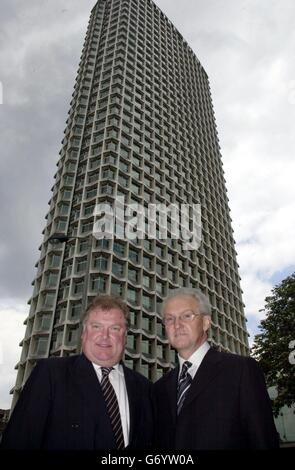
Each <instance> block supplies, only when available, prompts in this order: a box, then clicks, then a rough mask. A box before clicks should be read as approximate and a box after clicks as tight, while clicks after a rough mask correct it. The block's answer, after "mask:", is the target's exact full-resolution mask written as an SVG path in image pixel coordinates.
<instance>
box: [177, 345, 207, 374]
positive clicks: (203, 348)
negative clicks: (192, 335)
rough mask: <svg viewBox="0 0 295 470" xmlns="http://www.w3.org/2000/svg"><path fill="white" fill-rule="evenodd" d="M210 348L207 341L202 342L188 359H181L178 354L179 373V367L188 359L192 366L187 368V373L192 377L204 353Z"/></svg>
mask: <svg viewBox="0 0 295 470" xmlns="http://www.w3.org/2000/svg"><path fill="white" fill-rule="evenodd" d="M209 349H210V345H209V343H208V342H207V341H205V343H203V344H202V346H200V347H199V348H198V349H197V350H196V351H195V352H194V353H193V354H192V355H191V356H190V357H189V358H188V359H183V358H182V357H181V356H179V354H178V359H179V375H180V373H181V369H182V366H183V363H184V362H185V361H189V362H191V363H192V366H191V367H190V368H189V369H188V373H189V374H190V375H191V377H192V379H193V378H194V376H195V375H196V373H197V370H198V368H199V367H200V365H201V362H202V360H203V359H204V357H205V355H206V354H207V352H208V351H209Z"/></svg>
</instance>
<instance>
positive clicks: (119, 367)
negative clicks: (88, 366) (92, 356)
mask: <svg viewBox="0 0 295 470" xmlns="http://www.w3.org/2000/svg"><path fill="white" fill-rule="evenodd" d="M92 365H93V367H94V369H95V370H96V372H97V373H98V374H99V376H101V368H102V367H104V366H100V365H98V364H95V363H94V362H92ZM112 367H113V369H114V370H112V371H111V372H110V374H112V373H115V374H119V375H123V376H124V371H123V366H122V364H120V363H118V364H115V365H114V366H112Z"/></svg>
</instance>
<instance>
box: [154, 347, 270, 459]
mask: <svg viewBox="0 0 295 470" xmlns="http://www.w3.org/2000/svg"><path fill="white" fill-rule="evenodd" d="M178 373H179V367H176V368H175V369H174V370H172V371H170V372H169V373H167V374H166V375H164V376H163V377H162V378H161V379H160V380H158V381H157V382H156V383H155V385H154V388H153V397H154V405H155V421H156V422H155V432H156V438H155V439H156V447H157V448H160V449H179V450H180V449H182V450H183V449H188V450H193V449H195V450H203V449H204V450H205V449H247V448H252V449H263V448H265V449H266V448H276V447H278V436H277V432H276V429H275V426H274V421H273V417H272V411H271V404H270V400H269V397H268V394H267V390H266V386H265V381H264V377H263V374H262V372H261V370H260V368H259V366H258V364H257V362H256V361H254V359H251V358H249V357H241V356H237V355H235V354H226V353H221V352H218V351H216V350H214V349H210V350H209V351H208V352H207V354H206V355H205V357H204V359H203V361H202V363H201V365H200V367H199V369H198V371H197V373H196V375H195V377H194V379H193V382H192V385H191V387H190V389H189V390H188V393H187V396H186V398H185V401H184V404H183V407H182V409H181V411H180V414H179V416H178V417H177V413H176V389H177V380H178Z"/></svg>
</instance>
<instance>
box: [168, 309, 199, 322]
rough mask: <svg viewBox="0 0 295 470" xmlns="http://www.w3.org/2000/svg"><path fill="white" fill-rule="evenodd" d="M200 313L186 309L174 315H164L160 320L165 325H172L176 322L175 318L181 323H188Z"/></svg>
mask: <svg viewBox="0 0 295 470" xmlns="http://www.w3.org/2000/svg"><path fill="white" fill-rule="evenodd" d="M199 315H201V313H196V312H193V311H192V310H186V311H185V312H182V313H181V314H180V315H178V316H174V315H165V316H164V317H163V319H162V322H163V323H164V325H165V326H172V325H174V323H175V322H176V320H179V321H181V322H182V323H190V322H192V321H193V319H194V318H195V317H198V316H199Z"/></svg>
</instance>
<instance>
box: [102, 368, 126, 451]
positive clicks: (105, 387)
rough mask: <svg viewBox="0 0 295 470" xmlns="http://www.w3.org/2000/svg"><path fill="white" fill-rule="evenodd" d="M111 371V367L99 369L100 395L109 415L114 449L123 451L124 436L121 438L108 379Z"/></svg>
mask: <svg viewBox="0 0 295 470" xmlns="http://www.w3.org/2000/svg"><path fill="white" fill-rule="evenodd" d="M111 370H113V367H102V368H101V373H102V378H101V382H100V385H101V388H102V393H103V396H104V399H105V402H106V406H107V410H108V414H109V417H110V421H111V426H112V429H113V433H114V436H115V441H116V447H117V449H124V447H125V445H124V436H123V429H122V422H121V416H120V409H119V404H118V400H117V396H116V392H115V390H114V387H113V386H112V384H111V382H110V379H109V373H110V372H111Z"/></svg>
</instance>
